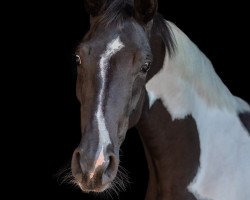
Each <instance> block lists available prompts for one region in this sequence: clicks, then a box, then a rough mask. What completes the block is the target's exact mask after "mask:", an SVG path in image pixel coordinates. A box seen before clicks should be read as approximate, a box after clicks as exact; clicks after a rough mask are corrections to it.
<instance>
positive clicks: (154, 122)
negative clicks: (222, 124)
mask: <svg viewBox="0 0 250 200" xmlns="http://www.w3.org/2000/svg"><path fill="white" fill-rule="evenodd" d="M138 130H139V133H140V136H141V138H142V141H143V144H144V147H145V153H146V157H147V160H148V166H149V171H150V176H149V177H150V178H149V185H148V191H147V196H146V199H147V200H149V199H150V200H151V199H152V200H156V199H169V200H171V199H174V200H183V199H185V200H196V198H195V197H194V195H193V194H192V193H190V192H189V191H188V190H187V186H188V185H189V184H190V182H192V180H193V179H194V177H195V175H196V173H197V170H198V167H199V157H200V144H199V135H198V131H197V127H196V123H195V120H194V119H193V117H192V116H187V117H186V118H185V119H181V120H174V121H172V119H171V116H170V114H169V113H168V112H167V110H166V108H165V107H164V105H163V104H162V102H161V101H160V100H157V101H156V102H155V103H154V105H153V106H152V107H151V108H150V109H149V107H148V103H145V105H144V112H143V113H142V117H141V120H140V121H139V124H138Z"/></svg>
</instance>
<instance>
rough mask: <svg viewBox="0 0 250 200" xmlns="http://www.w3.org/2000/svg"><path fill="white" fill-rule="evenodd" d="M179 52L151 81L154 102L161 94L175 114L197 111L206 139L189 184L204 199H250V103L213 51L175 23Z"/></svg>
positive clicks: (180, 116) (182, 115)
mask: <svg viewBox="0 0 250 200" xmlns="http://www.w3.org/2000/svg"><path fill="white" fill-rule="evenodd" d="M168 23H169V25H170V27H171V28H172V31H173V34H174V37H175V39H176V43H177V50H176V54H175V56H174V57H173V58H169V57H168V54H167V53H166V56H165V61H164V65H163V68H162V69H161V71H159V72H158V73H157V74H156V75H155V76H154V77H153V78H151V79H150V80H149V81H148V82H147V84H146V89H147V92H148V95H149V97H153V98H150V99H151V101H150V106H151V105H153V103H154V101H155V100H156V99H160V100H161V101H162V103H163V105H164V106H165V107H166V109H167V110H168V112H169V113H170V115H171V116H172V119H173V120H174V119H184V118H185V117H186V116H187V115H189V114H191V115H192V116H193V118H194V119H195V121H196V125H197V128H198V132H199V139H200V149H201V154H200V167H199V170H198V173H197V175H196V177H195V178H194V180H193V181H192V183H190V185H189V186H188V189H189V191H190V192H192V193H193V194H194V195H195V196H196V198H197V199H198V200H236V199H237V200H246V199H250V170H249V169H250V156H249V155H250V137H249V134H248V133H247V132H246V130H245V128H244V127H243V126H242V123H241V122H240V119H239V117H238V112H240V111H241V112H242V111H250V107H249V105H248V104H247V103H246V102H244V101H243V100H241V99H240V98H238V97H235V96H233V95H232V94H231V93H230V91H229V90H228V88H227V87H226V86H225V85H224V84H223V82H222V81H221V79H220V78H219V77H218V75H217V74H216V72H215V71H214V69H213V66H212V64H211V62H210V61H209V60H208V59H207V57H206V56H205V55H204V54H203V53H202V52H201V51H200V50H199V49H198V47H197V46H196V45H195V44H193V43H192V42H191V41H190V40H189V38H188V37H187V36H186V35H185V34H184V33H183V32H182V31H181V30H180V29H178V28H177V27H176V26H175V25H174V24H172V23H170V22H168Z"/></svg>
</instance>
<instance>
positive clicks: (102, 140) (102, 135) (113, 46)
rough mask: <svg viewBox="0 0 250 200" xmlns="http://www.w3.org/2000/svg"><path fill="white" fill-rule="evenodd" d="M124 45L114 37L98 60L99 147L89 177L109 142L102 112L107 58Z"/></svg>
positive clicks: (101, 161)
mask: <svg viewBox="0 0 250 200" xmlns="http://www.w3.org/2000/svg"><path fill="white" fill-rule="evenodd" d="M123 47H124V44H123V43H122V42H121V40H120V37H119V36H118V37H117V38H116V39H114V40H112V41H111V42H110V43H109V44H108V45H107V47H106V50H105V52H104V53H103V54H102V55H101V59H100V61H99V67H100V74H99V78H100V91H99V94H98V106H97V112H96V119H97V126H98V131H99V147H98V151H97V153H98V157H97V160H96V163H95V166H94V169H93V171H92V172H91V174H90V177H93V176H94V174H93V173H94V172H95V170H96V168H97V167H98V166H100V165H102V164H104V163H105V157H104V151H105V150H106V147H107V146H108V144H111V141H110V137H109V132H108V129H107V126H106V123H105V118H104V113H103V101H104V93H105V87H106V80H107V71H108V67H109V60H110V59H111V57H112V56H113V55H115V54H116V53H117V52H118V51H120V50H121V49H122V48H123Z"/></svg>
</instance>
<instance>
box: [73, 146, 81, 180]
mask: <svg viewBox="0 0 250 200" xmlns="http://www.w3.org/2000/svg"><path fill="white" fill-rule="evenodd" d="M80 157H81V156H80V152H79V151H77V150H76V151H75V152H74V154H73V159H72V166H71V168H72V174H73V175H74V176H75V177H77V176H79V175H81V174H82V169H81V165H80Z"/></svg>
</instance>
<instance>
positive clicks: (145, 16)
mask: <svg viewBox="0 0 250 200" xmlns="http://www.w3.org/2000/svg"><path fill="white" fill-rule="evenodd" d="M157 9H158V1H157V0H134V16H135V19H136V20H137V21H139V22H141V23H144V24H147V23H148V22H149V21H150V20H152V19H153V17H154V15H155V14H156V12H157Z"/></svg>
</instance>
